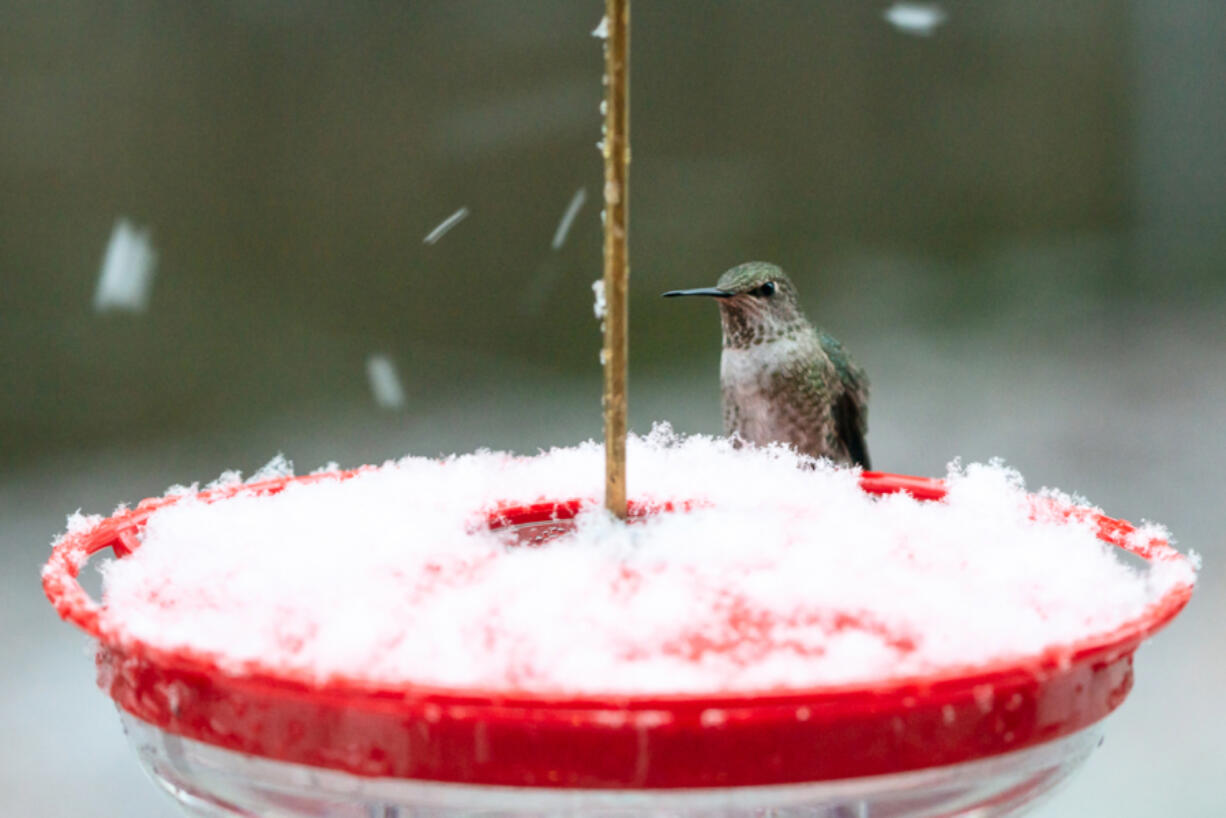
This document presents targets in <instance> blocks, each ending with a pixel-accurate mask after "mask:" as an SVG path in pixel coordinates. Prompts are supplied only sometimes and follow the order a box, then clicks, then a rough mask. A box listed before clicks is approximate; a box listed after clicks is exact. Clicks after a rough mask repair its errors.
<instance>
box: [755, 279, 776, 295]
mask: <svg viewBox="0 0 1226 818" xmlns="http://www.w3.org/2000/svg"><path fill="white" fill-rule="evenodd" d="M751 292H752V293H753V294H754V295H757V296H761V297H762V298H770V297H771V296H772V295H774V294H775V282H773V281H768V282H766V283H765V284H763V285H762V286H760V287H754V288H753V290H751Z"/></svg>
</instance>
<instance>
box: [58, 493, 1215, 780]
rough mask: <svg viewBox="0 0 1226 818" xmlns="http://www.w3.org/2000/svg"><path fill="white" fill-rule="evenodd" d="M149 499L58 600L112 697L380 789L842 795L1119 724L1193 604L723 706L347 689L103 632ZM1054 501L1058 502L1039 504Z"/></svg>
mask: <svg viewBox="0 0 1226 818" xmlns="http://www.w3.org/2000/svg"><path fill="white" fill-rule="evenodd" d="M362 471H365V469H360V470H356V471H347V472H333V473H325V474H313V475H307V476H303V477H293V478H279V479H274V480H269V481H265V482H261V483H254V484H247V485H237V486H231V487H226V488H223V489H217V490H213V491H208V492H204V493H202V494H201V495H200V497H201V498H202V499H205V500H217V499H221V498H224V497H229V496H232V495H235V494H239V493H244V494H274V493H276V492H278V491H280V490H281V489H283V488H284V487H285V486H286V485H288V484H291V483H309V482H314V481H318V480H325V479H348V478H350V477H353V476H354V475H356V474H359V473H361V472H362ZM861 486H862V487H863V489H864V490H865V491H867V492H869V493H872V494H888V493H893V492H899V491H905V492H908V493H910V494H912V495H914V496H915V497H917V498H919V499H925V500H937V499H940V498H941V497H943V496H944V494H945V489H944V485H943V483H942V482H941V481H939V480H933V479H928V478H920V477H907V476H901V475H893V474H883V473H879V472H866V473H865V474H864V475H863V477H862V479H861ZM179 499H180V498H179V497H166V498H158V499H151V500H145V501H144V502H142V503H141V504H140V505H138V506H137V507H136V508H135V509H132V510H130V511H125V512H122V513H120V514H117V515H115V516H114V517H111V518H109V519H107V520H104V521H103V522H101V523H99V524H98V525H96V526H93V527H91V528H90V529H89V530H86V531H79V532H74V533H71V534H69V535H68V536H66V537H65V538H64V539H63V540H62V541H61V542H60V543H59V544H57V545H56V547H55V549H54V551H53V552H52V555H51V558H50V560H49V561H48V562H47V565H46V567H45V568H44V571H43V587H44V590H45V591H46V594H47V597H48V599H50V600H51V602H52V604H54V605H55V608H56V610H57V611H58V612H59V613H60V616H62V617H63V618H65V619H67V620H69V621H70V622H72V623H74V624H76V625H77V626H78V627H80V628H81V629H82V630H84V631H86V632H87V633H89V634H90V635H92V636H93V637H94V638H96V639H97V640H98V641H99V650H98V656H97V663H98V680H99V685H100V686H101V687H102V688H103V689H104V690H106V691H107V692H108V693H109V694H110V696H111V697H112V698H113V699H114V700H115V702H116V703H117V704H118V705H119V706H120V707H122V708H123V709H125V710H127V711H128V712H129V713H131V714H132V715H134V716H136V717H137V718H140V719H142V720H144V721H146V722H148V723H150V724H152V725H155V726H157V727H159V728H161V729H163V730H167V731H169V732H171V733H175V734H177V735H180V736H183V737H185V738H191V739H195V740H197V741H203V742H207V743H209V744H213V745H216V746H219V747H223V748H226V749H230V750H236V751H239V752H243V753H250V754H254V755H259V756H263V757H266V758H271V759H277V760H281V761H288V762H294V763H299V764H308V765H314V766H318V767H327V768H332V769H336V770H343V771H345V772H349V773H354V774H357V775H364V776H390V777H400V778H416V779H427V780H433V781H446V782H456V783H465V784H485V785H508V786H538V787H542V786H543V787H585V788H672V787H728V786H747V785H762V784H784V783H799V782H811V781H825V780H833V779H840V778H850V777H856V776H866V775H878V774H886V773H898V772H905V771H909V770H915V769H920V768H924V767H934V766H940V765H948V764H955V763H959V762H964V761H971V760H974V759H978V758H983V757H985V756H991V755H995V754H998V753H1003V752H1008V751H1011V750H1017V749H1021V748H1024V747H1029V746H1032V745H1035V744H1038V743H1041V742H1044V741H1048V740H1051V739H1055V738H1058V737H1061V736H1064V735H1068V734H1070V733H1072V732H1075V731H1077V730H1079V729H1081V728H1083V727H1086V726H1088V725H1090V724H1092V723H1094V722H1096V721H1098V720H1099V719H1101V718H1102V717H1104V716H1106V715H1107V714H1108V713H1110V712H1111V711H1112V710H1114V709H1115V708H1116V707H1117V706H1118V705H1119V704H1120V702H1122V701H1123V700H1124V697H1125V696H1126V695H1127V693H1128V691H1129V689H1130V688H1131V687H1132V658H1133V653H1134V651H1135V650H1136V648H1137V646H1138V645H1139V644H1140V642H1141V640H1143V639H1145V638H1146V637H1148V636H1149V635H1151V634H1153V633H1154V632H1155V631H1157V630H1158V629H1159V628H1161V627H1162V626H1163V625H1165V624H1166V623H1167V622H1169V621H1170V620H1171V619H1172V618H1173V617H1174V616H1175V615H1176V614H1177V613H1179V611H1180V610H1181V609H1182V608H1183V606H1184V605H1186V604H1187V602H1188V599H1189V598H1190V596H1191V593H1192V586H1191V585H1190V584H1178V585H1176V586H1174V587H1173V588H1171V590H1170V591H1168V592H1167V593H1166V594H1165V595H1164V596H1163V597H1162V598H1160V599H1159V600H1157V601H1156V602H1155V603H1153V604H1152V605H1151V606H1150V607H1149V608H1148V609H1147V610H1146V611H1145V612H1144V613H1143V614H1142V615H1141V616H1139V617H1137V618H1136V619H1133V620H1131V621H1128V622H1126V623H1124V624H1123V625H1121V626H1120V627H1118V628H1116V629H1115V630H1113V631H1111V632H1109V633H1100V634H1095V635H1093V636H1090V637H1087V638H1086V639H1083V640H1080V641H1078V642H1075V643H1073V644H1066V645H1059V646H1052V647H1049V648H1047V649H1046V650H1044V651H1043V652H1042V653H1040V654H1036V655H1032V656H1028V657H1025V658H1023V659H1019V660H1011V661H999V662H994V663H989V664H986V665H980V666H975V667H967V668H961V669H958V670H951V671H946V672H942V673H936V674H932V675H927V676H921V677H912V678H906V679H893V680H888V681H882V682H880V683H872V684H851V685H839V686H823V687H813V688H810V689H804V690H790V691H787V692H776V693H765V694H752V693H730V694H723V695H701V696H684V695H667V696H662V695H642V696H638V695H624V696H620V695H573V696H567V695H555V694H539V695H534V694H527V693H520V692H515V693H504V692H499V691H497V690H472V689H464V690H458V689H445V688H438V687H426V686H420V685H412V684H405V685H398V686H386V685H374V684H371V683H369V682H364V681H362V680H361V679H341V680H336V681H333V682H331V683H328V684H326V685H322V686H321V685H317V684H314V683H312V682H310V681H309V680H308V679H306V678H305V677H299V676H297V675H295V674H293V673H278V674H271V673H269V674H263V675H261V674H247V675H241V676H233V675H227V674H225V673H223V672H222V671H220V670H219V669H218V667H217V665H216V663H215V662H214V661H213V660H212V659H211V658H210V657H208V656H206V655H202V654H199V653H196V652H193V651H192V650H188V649H182V650H173V651H167V650H161V649H158V648H155V647H153V646H151V645H148V644H145V643H143V642H141V641H140V640H136V639H133V638H130V637H123V636H122V635H121V636H116V635H114V634H110V633H104V632H103V631H102V629H101V628H100V623H99V614H100V610H101V608H100V606H99V605H98V603H96V602H94V601H93V600H92V599H90V598H89V597H88V596H87V595H86V593H85V591H84V590H83V589H82V588H81V586H80V584H79V583H78V582H77V579H76V578H77V574H78V572H79V571H80V569H81V568H82V566H84V564H85V563H86V562H87V561H88V559H89V557H90V556H91V555H93V554H94V553H96V552H98V551H100V550H102V549H104V548H108V547H109V548H111V549H112V551H113V552H114V553H115V555H116V556H118V557H120V558H122V557H124V556H126V555H127V554H129V553H131V552H132V551H133V550H135V549H136V548H137V547H139V540H138V537H137V532H138V531H139V530H140V528H141V526H142V525H143V524H144V521H145V519H146V518H147V517H148V516H149V514H150V513H151V512H153V511H154V510H156V509H158V508H161V507H163V506H165V505H168V504H170V503H174V502H177V501H178V500H179ZM1036 502H1044V501H1039V500H1036ZM583 505H584V502H583V501H577V500H572V501H567V502H560V503H544V504H540V505H536V506H528V507H514V508H503V509H500V510H498V511H497V512H496V513H495V514H494V515H493V516H492V518H491V525H492V526H494V527H502V526H509V525H522V524H526V523H546V522H549V521H556V520H559V519H562V520H564V519H567V518H569V517H572V516H574V514H576V513H577V511H578V510H579V508H581V507H582V506H583ZM1060 511H1061V512H1062V513H1064V514H1066V515H1067V516H1070V517H1072V516H1076V517H1082V518H1089V519H1092V520H1093V521H1094V522H1096V523H1097V526H1098V532H1099V537H1100V538H1101V539H1103V540H1104V541H1106V542H1108V543H1112V544H1114V545H1116V546H1118V547H1120V548H1124V549H1126V550H1128V551H1131V552H1132V553H1134V554H1136V555H1138V556H1140V557H1142V558H1144V559H1146V560H1150V561H1164V560H1183V559H1185V558H1184V557H1183V556H1182V555H1181V554H1179V553H1178V552H1177V551H1175V550H1174V549H1173V548H1171V547H1170V545H1168V544H1167V543H1166V542H1164V541H1162V540H1152V541H1150V542H1148V543H1137V542H1136V541H1135V540H1136V538H1133V537H1130V535H1131V534H1132V533H1133V532H1134V531H1135V529H1134V527H1133V526H1132V525H1130V524H1129V523H1127V522H1123V521H1120V520H1113V519H1110V518H1108V517H1104V516H1101V515H1098V514H1096V513H1094V512H1090V511H1087V510H1085V509H1077V508H1067V509H1060Z"/></svg>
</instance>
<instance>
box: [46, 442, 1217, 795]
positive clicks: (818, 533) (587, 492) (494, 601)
mask: <svg viewBox="0 0 1226 818" xmlns="http://www.w3.org/2000/svg"><path fill="white" fill-rule="evenodd" d="M629 443H630V445H629V457H630V464H631V469H632V472H633V474H634V475H635V486H636V490H635V493H634V494H633V495H632V497H631V499H630V503H629V512H628V516H629V520H630V524H623V523H621V522H618V521H616V520H615V519H613V518H612V517H611V516H610V515H609V514H608V513H607V512H606V511H605V510H603V509H602V508H600V505H599V502H598V498H599V495H600V488H601V485H600V482H599V480H598V479H597V477H598V475H599V466H600V463H601V457H602V453H601V449H600V446H599V445H598V444H595V443H589V444H585V445H582V446H579V447H575V448H567V449H558V450H554V451H551V452H548V453H545V454H542V455H539V456H536V457H530V458H519V457H512V456H509V455H504V454H499V453H479V454H475V455H468V456H463V457H454V458H450V459H448V460H445V461H435V460H427V459H422V458H407V459H405V460H402V461H399V462H397V463H389V464H386V465H384V466H382V467H379V468H372V467H368V468H364V469H359V470H356V471H350V472H328V473H317V474H312V475H308V476H303V477H290V476H280V477H276V478H273V479H263V480H259V481H257V482H254V483H246V484H244V483H237V482H230V483H225V484H220V485H217V486H215V487H212V488H210V489H208V490H206V491H203V492H200V493H194V492H187V493H182V492H180V493H174V494H170V495H168V496H166V497H163V498H158V499H153V500H147V501H145V502H143V503H141V504H140V505H138V506H137V507H136V508H135V509H132V510H126V511H120V512H119V513H117V514H116V515H115V516H113V517H111V518H109V519H105V520H102V519H96V518H95V519H89V520H86V519H79V520H77V521H76V522H75V523H74V524H73V526H72V527H71V530H70V532H69V533H68V534H67V535H65V537H64V538H63V539H62V540H61V541H60V542H59V543H58V544H57V545H56V547H55V550H54V553H53V556H52V559H51V561H50V562H49V563H48V566H47V568H46V571H45V573H44V584H45V587H46V590H47V593H48V596H49V597H50V599H51V600H52V601H53V602H54V603H55V605H56V607H57V609H58V610H59V612H60V613H61V615H63V616H64V617H65V618H67V619H69V620H70V621H72V622H74V623H75V624H77V625H79V626H80V627H82V628H83V629H84V630H85V631H86V632H88V633H89V634H90V635H91V636H93V637H94V638H96V639H97V640H98V643H99V652H98V666H99V682H100V684H101V686H102V687H103V689H104V690H106V691H107V692H108V693H109V694H110V695H111V697H112V698H113V699H114V700H115V702H116V704H117V705H118V707H119V709H120V713H121V717H122V719H123V721H124V724H125V728H126V729H127V731H128V733H129V736H130V737H131V739H132V741H133V743H134V744H135V745H136V746H137V748H138V752H139V753H140V755H141V759H142V762H143V763H144V764H145V766H146V767H147V768H148V769H149V770H150V772H151V773H152V774H153V776H154V778H155V779H156V780H158V781H160V782H161V783H163V784H164V785H165V786H166V788H167V789H168V790H169V791H171V792H172V793H174V794H175V795H176V796H177V797H178V798H179V799H180V800H181V801H183V802H184V803H185V804H189V805H193V804H194V805H196V806H197V807H199V808H201V809H203V808H204V807H203V805H206V804H207V805H209V806H210V807H211V808H214V809H217V810H220V811H221V814H238V815H247V814H256V815H264V814H303V815H396V814H417V813H416V812H413V811H414V810H425V809H433V810H437V812H432V813H430V814H436V815H452V814H457V815H458V814H462V813H468V812H470V811H472V810H479V809H493V808H495V807H496V808H498V809H500V810H504V811H505V814H534V813H539V812H555V811H562V812H572V813H574V814H595V813H598V812H600V811H602V810H607V809H618V810H622V811H624V812H621V813H619V814H654V813H655V812H658V811H661V810H664V811H668V812H669V813H670V814H699V813H704V814H705V813H709V811H710V810H711V809H714V808H716V807H719V808H721V809H724V810H726V812H725V813H723V814H729V815H733V814H752V812H753V810H761V809H767V808H771V809H787V808H795V809H802V808H803V809H810V810H812V809H827V810H840V809H842V810H852V811H850V812H846V811H844V812H837V811H831V812H828V813H819V814H831V815H835V814H838V815H843V814H849V815H855V814H865V813H857V812H855V810H857V809H859V810H867V813H866V814H875V813H876V812H877V811H878V810H887V811H888V814H891V815H937V814H950V813H951V812H954V811H957V810H964V809H971V808H975V809H981V810H983V812H981V813H977V814H984V815H994V814H1007V813H1008V812H1010V811H1011V810H1012V809H1014V808H1016V807H1018V806H1019V805H1021V804H1025V803H1029V802H1030V801H1032V800H1033V799H1034V798H1036V797H1038V796H1039V795H1041V794H1043V793H1045V792H1046V791H1048V790H1049V789H1050V788H1051V787H1052V786H1054V785H1055V784H1056V783H1058V782H1059V781H1060V780H1062V779H1063V778H1064V777H1065V776H1067V775H1068V774H1069V772H1071V770H1072V769H1073V768H1074V767H1075V766H1077V764H1079V763H1080V762H1081V761H1082V760H1084V758H1085V757H1086V756H1087V755H1088V754H1089V752H1090V751H1091V750H1092V749H1093V747H1094V746H1095V745H1096V744H1097V741H1098V739H1099V737H1100V727H1099V724H1098V723H1099V721H1100V720H1101V719H1102V718H1103V717H1104V716H1106V715H1107V714H1108V713H1109V712H1111V711H1112V710H1113V709H1114V708H1115V707H1117V706H1118V705H1119V704H1120V703H1121V702H1122V701H1123V699H1124V696H1125V695H1126V694H1127V692H1128V690H1129V688H1130V686H1131V683H1132V660H1133V652H1134V651H1135V649H1136V647H1137V646H1138V644H1139V643H1140V641H1141V640H1142V639H1144V638H1145V637H1147V636H1149V635H1150V634H1152V633H1153V632H1154V631H1155V630H1157V629H1158V628H1160V627H1161V626H1162V625H1164V624H1165V623H1166V622H1168V621H1169V620H1170V619H1171V618H1172V617H1173V616H1174V615H1175V614H1176V613H1178V611H1179V610H1180V609H1181V608H1182V607H1183V606H1184V604H1185V603H1186V602H1187V600H1188V598H1189V596H1190V594H1191V589H1192V584H1193V582H1194V577H1195V572H1194V568H1193V566H1192V563H1191V561H1190V560H1189V559H1188V558H1186V557H1184V556H1182V555H1181V554H1179V553H1178V552H1176V551H1175V550H1174V549H1172V548H1171V547H1170V546H1169V545H1168V544H1167V543H1166V541H1165V539H1164V534H1163V532H1161V531H1160V530H1159V529H1157V528H1154V527H1149V528H1141V529H1136V528H1134V527H1133V526H1131V525H1129V524H1128V523H1124V522H1121V521H1116V520H1112V519H1109V518H1107V517H1104V516H1102V515H1101V513H1099V512H1098V511H1097V510H1092V509H1088V508H1085V507H1082V506H1078V505H1074V504H1073V503H1072V502H1071V501H1070V500H1069V499H1068V498H1065V497H1062V496H1060V495H1057V494H1052V493H1046V494H1040V495H1030V494H1027V493H1026V492H1025V491H1024V490H1023V489H1022V487H1021V485H1020V478H1018V476H1017V475H1016V474H1015V473H1012V472H1009V471H1007V470H1005V469H1004V468H1003V467H999V466H972V467H968V468H967V469H965V470H963V471H958V470H954V471H951V473H950V475H949V476H948V477H947V478H946V479H945V480H944V481H938V480H928V479H922V478H913V477H902V476H897V475H888V474H880V473H864V474H861V473H860V472H858V471H856V470H852V469H843V468H838V467H834V466H831V465H829V464H823V463H817V462H814V461H808V460H806V459H805V458H802V457H800V456H799V455H795V454H793V453H791V452H789V451H787V450H784V449H765V450H760V449H741V450H737V449H734V448H733V447H732V445H731V444H729V443H728V442H726V441H722V440H712V439H708V438H679V437H677V436H675V435H672V434H671V432H669V431H668V430H667V429H663V428H661V429H658V430H657V431H656V432H655V433H654V434H653V435H652V436H651V437H649V438H648V439H639V438H635V437H631V438H630V441H629ZM806 467H807V468H806ZM108 547H109V548H111V549H112V550H113V551H114V552H115V553H116V555H117V556H118V557H119V558H118V559H116V560H114V561H113V562H110V563H109V564H107V565H106V566H105V567H104V572H103V573H104V588H105V596H104V604H103V605H98V604H97V603H95V602H94V601H92V600H90V599H89V598H88V597H87V596H86V595H85V593H84V592H83V590H82V589H81V588H80V586H79V585H78V584H77V582H76V580H75V577H76V575H77V572H78V571H79V570H80V569H81V567H82V566H83V565H84V564H85V562H86V561H87V559H88V558H89V556H90V555H91V554H94V553H96V552H97V551H99V550H102V549H104V548H108ZM1119 549H1123V550H1125V551H1128V552H1131V553H1133V554H1135V555H1137V556H1139V557H1141V558H1143V559H1144V560H1146V561H1147V566H1146V567H1145V569H1144V570H1141V569H1138V568H1134V567H1130V566H1127V565H1125V564H1124V563H1122V562H1120V561H1118V560H1117V558H1116V556H1115V554H1114V553H1113V552H1115V551H1117V550H1119ZM379 810H384V811H383V812H380V811H379ZM396 810H403V812H396ZM209 814H212V813H209Z"/></svg>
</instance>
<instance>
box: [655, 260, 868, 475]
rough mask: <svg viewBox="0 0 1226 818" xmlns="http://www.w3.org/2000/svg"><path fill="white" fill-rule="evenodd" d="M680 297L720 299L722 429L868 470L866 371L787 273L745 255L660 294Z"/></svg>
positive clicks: (727, 432)
mask: <svg viewBox="0 0 1226 818" xmlns="http://www.w3.org/2000/svg"><path fill="white" fill-rule="evenodd" d="M682 295H705V296H708V297H711V298H715V299H717V301H718V303H719V317H720V322H721V324H722V325H723V335H724V343H723V354H722V355H721V357H720V365H719V380H720V387H721V390H722V393H723V412H724V432H725V433H726V434H728V435H729V436H734V437H739V438H741V439H742V440H745V441H747V442H749V443H754V444H757V445H759V446H761V445H765V444H767V443H773V442H779V443H786V444H788V445H791V446H793V447H794V448H795V449H796V450H797V451H799V452H801V453H802V454H807V455H810V456H812V457H825V458H829V459H830V460H833V461H835V462H836V463H844V464H852V465H858V466H862V467H863V468H865V469H867V468H870V465H869V457H868V447H867V446H866V445H865V442H864V435H865V434H866V433H867V431H868V377H867V376H866V375H865V374H864V370H863V369H861V368H860V367H859V366H857V365H856V363H855V362H854V361H852V359H851V357H850V356H849V355H848V354H847V351H846V350H845V349H843V345H842V344H841V343H839V342H838V340H836V339H835V338H834V337H833V336H831V335H829V334H828V333H826V332H824V331H823V330H821V329H818V328H817V327H815V326H814V325H813V324H811V323H810V322H809V319H808V318H806V317H805V314H804V313H803V312H802V311H801V309H800V304H799V301H798V298H797V293H796V285H794V284H793V283H792V279H790V278H789V277H788V275H787V273H785V272H784V271H783V270H782V269H781V268H779V267H778V266H777V265H774V264H769V263H767V262H764V261H750V262H746V263H745V264H741V265H738V266H736V267H733V268H732V269H731V270H729V271H727V272H726V273H724V274H723V275H722V276H720V277H719V281H718V282H717V283H716V285H715V286H714V287H701V288H698V289H694V290H671V291H669V292H666V293H664V296H665V297H675V296H682Z"/></svg>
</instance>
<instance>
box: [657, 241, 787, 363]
mask: <svg viewBox="0 0 1226 818" xmlns="http://www.w3.org/2000/svg"><path fill="white" fill-rule="evenodd" d="M664 295H665V296H667V297H673V296H679V295H706V296H710V297H712V298H715V299H717V300H718V302H719V312H720V318H721V319H722V322H723V325H724V346H733V347H750V346H754V345H756V344H761V343H763V342H765V341H773V340H776V339H778V338H783V337H787V336H789V335H791V334H792V333H794V332H798V331H802V330H804V329H805V328H807V327H808V325H809V324H808V320H807V319H806V318H805V316H804V313H802V312H801V311H800V305H799V302H798V300H797V297H796V286H795V285H794V284H792V279H790V278H788V274H787V273H785V272H783V270H782V268H780V267H779V266H778V265H775V264H769V263H767V262H765V261H748V262H746V263H744V264H740V265H737V266H736V267H733V268H732V269H731V270H729V271H727V272H726V273H724V274H723V275H722V276H720V277H719V281H718V282H716V284H715V286H714V287H700V288H699V289H696V290H672V291H670V292H666V293H664Z"/></svg>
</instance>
